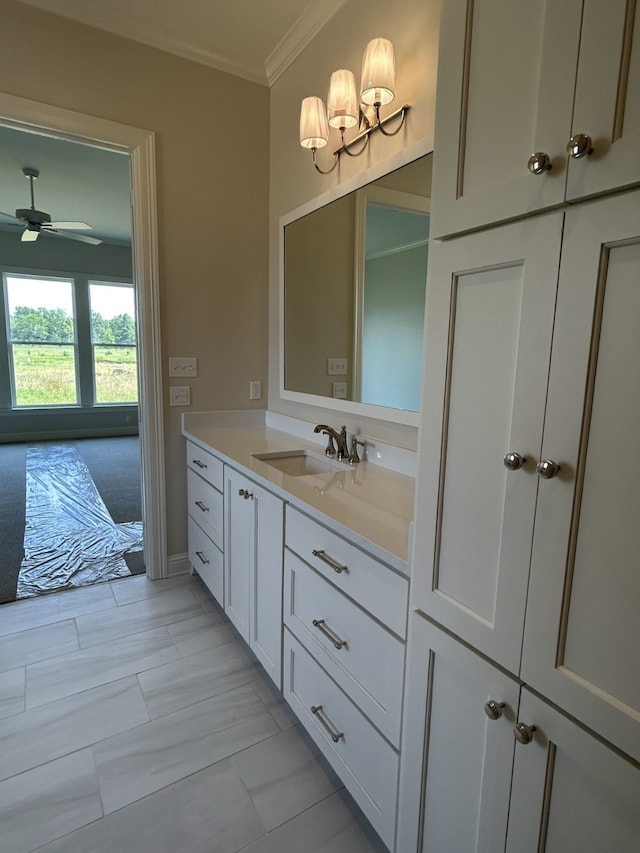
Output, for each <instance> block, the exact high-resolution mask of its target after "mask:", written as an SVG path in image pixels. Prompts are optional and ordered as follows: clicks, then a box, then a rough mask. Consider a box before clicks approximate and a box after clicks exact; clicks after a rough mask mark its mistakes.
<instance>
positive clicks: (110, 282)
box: [87, 276, 140, 408]
mask: <svg viewBox="0 0 640 853" xmlns="http://www.w3.org/2000/svg"><path fill="white" fill-rule="evenodd" d="M94 284H95V285H97V286H99V287H100V286H101V287H128V288H130V289H131V292H132V295H133V312H134V316H133V324H134V337H135V340H134V342H133V343H132V344H115V343H114V344H108V346H111V347H123V348H124V347H126V348H131V347H133V348H134V349H135V351H136V394H137V396H136V399H135V400H134V401H131V400H121V401H119V402H118V401H102V400H98V399H97V396H98V385H97V379H96V357H95V351H96V346H107V345H106V344H96V342H95V341H94V340H93V316H92V308H91V285H94ZM87 298H88V304H89V340H90V345H91V371H92V377H93V400H92V406H93V407H94V408H101V407H103V406H104V407H110V406H137V405H138V401H139V399H140V373H139V369H138V364H139V360H138V308H137V304H136V289H135V286H134V284H133V282H132V281H130V282H127V281H123V280H116V279H111V278H108V277H97V276H90V277H87Z"/></svg>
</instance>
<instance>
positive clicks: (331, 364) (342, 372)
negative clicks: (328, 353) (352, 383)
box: [327, 358, 347, 376]
mask: <svg viewBox="0 0 640 853" xmlns="http://www.w3.org/2000/svg"><path fill="white" fill-rule="evenodd" d="M346 375H347V359H346V358H328V359H327V376H346Z"/></svg>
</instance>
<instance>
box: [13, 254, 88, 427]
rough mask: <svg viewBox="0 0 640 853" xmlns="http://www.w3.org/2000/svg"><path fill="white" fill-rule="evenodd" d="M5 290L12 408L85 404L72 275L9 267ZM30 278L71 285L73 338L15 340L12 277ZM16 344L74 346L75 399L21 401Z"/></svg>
mask: <svg viewBox="0 0 640 853" xmlns="http://www.w3.org/2000/svg"><path fill="white" fill-rule="evenodd" d="M1 272H2V294H3V299H4V308H5V336H6V342H7V357H8V368H9V388H10V394H11V397H10V402H11V409H12V410H14V411H20V412H24V411H29V410H30V409H77V408H79V407H80V406H81V390H80V370H79V352H78V312H77V306H76V283H75V280H74V278H73V277H72V276H67V275H51V274H48V275H47V274H44V273H43V274H40V273H25V272H10V271H8V270H6V269H3V270H2V271H1ZM20 278H22V279H26V280H28V281H55V282H60V283H64V284H69V285H70V288H71V310H72V317H71V319H72V321H73V341H65V342H62V341H58V342H55V341H14V340H13V334H12V332H11V314H10V311H9V281H8V279H20ZM16 344H24V345H27V346H28V345H32V346H45V347H46V346H51V347H54V346H70V347H72V348H73V374H74V388H75V398H76V399H75V403H47V404H42V403H32V404H25V403H18V400H17V395H18V387H17V380H16V369H15V359H14V351H13V348H14V346H15V345H16Z"/></svg>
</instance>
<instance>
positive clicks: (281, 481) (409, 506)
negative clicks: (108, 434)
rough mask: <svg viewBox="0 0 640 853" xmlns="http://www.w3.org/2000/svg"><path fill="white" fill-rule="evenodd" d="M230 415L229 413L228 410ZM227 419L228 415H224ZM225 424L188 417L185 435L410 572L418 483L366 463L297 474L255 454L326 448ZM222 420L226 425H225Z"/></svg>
mask: <svg viewBox="0 0 640 853" xmlns="http://www.w3.org/2000/svg"><path fill="white" fill-rule="evenodd" d="M228 414H229V415H231V413H228ZM226 420H227V422H228V420H229V419H228V418H227V419H226ZM243 420H245V419H244V418H239V421H240V423H238V424H235V425H227V424H226V423H225V419H222V420H220V419H218V422H217V423H216V422H215V421H216V418H215V415H214V416H213V418H212V421H213V423H211V422H207V419H206V417H191V418H189V419H188V421H187V419H185V421H186V423H185V424H184V425H183V429H182V434H183V435H184V436H185V437H186V438H188V439H190V440H191V441H193V442H195V443H196V444H198V445H199V446H201V447H202V448H204V449H205V450H209V451H211V452H213V453H214V454H215V455H216V456H218V457H219V458H220V459H222V461H223V462H225V463H227V464H229V465H231V466H233V467H235V468H238V467H241V468H243V469H246V471H247V472H248V473H250V475H251V477H252V478H253V479H254V480H255V481H256V482H257V483H258V484H259V485H262V486H264V487H265V488H267V489H268V490H269V491H271V492H274V493H275V494H277V495H278V496H279V497H281V498H283V499H284V500H286V501H288V502H289V503H291V504H293V505H294V506H296V507H298V508H299V509H302V510H303V511H306V512H307V514H308V515H310V516H312V517H314V518H316V519H317V520H318V521H320V522H322V523H325V524H327V523H328V524H329V526H330V527H331V528H332V529H333V530H334V531H335V532H337V533H342V535H344V536H346V537H348V538H349V539H350V540H351V541H353V542H355V543H356V544H358V545H360V546H361V547H363V548H366V549H368V550H369V551H371V553H373V554H374V556H377V557H378V558H379V559H381V560H383V561H384V562H386V563H387V564H388V565H390V566H391V567H392V568H395V569H396V570H397V571H399V572H402V573H403V574H405V575H408V574H409V564H408V551H409V537H410V530H411V522H412V519H413V505H414V486H415V481H414V479H413V478H412V477H409V476H407V475H406V474H400V473H398V472H396V471H392V470H390V469H388V468H383V467H382V466H380V465H374V464H373V463H371V462H367V461H363V462H360V463H359V464H357V465H353V466H350V465H347V464H344V466H343V467H341V469H340V470H336V471H331V472H326V473H322V474H309V475H305V476H302V477H293V476H289V475H287V474H284V473H282V472H281V471H278V470H277V469H276V468H274V467H273V466H272V465H269V464H268V463H267V462H264V461H262V460H260V459H256V458H255V457H254V455H253V454H255V453H270V452H276V451H287V450H300V449H305V450H310V451H313V452H314V453H318V451H320V453H322V447H320V448H319V445H318V444H316V443H314V442H311V441H305V440H304V439H302V438H299V437H297V436H295V435H292V434H290V433H287V432H282V431H280V430H277V429H273V428H272V427H268V426H265V425H264V424H250V423H248V424H247V423H242V421H243ZM221 424H222V425H221Z"/></svg>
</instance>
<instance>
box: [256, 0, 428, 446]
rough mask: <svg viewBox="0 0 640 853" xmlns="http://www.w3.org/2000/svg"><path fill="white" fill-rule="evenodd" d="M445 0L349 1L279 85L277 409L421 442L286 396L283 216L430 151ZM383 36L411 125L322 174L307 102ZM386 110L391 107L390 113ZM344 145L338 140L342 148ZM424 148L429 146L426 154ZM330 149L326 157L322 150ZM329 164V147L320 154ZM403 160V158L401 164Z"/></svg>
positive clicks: (273, 401) (356, 66)
mask: <svg viewBox="0 0 640 853" xmlns="http://www.w3.org/2000/svg"><path fill="white" fill-rule="evenodd" d="M439 7H440V4H439V0H396V2H395V3H389V2H388V0H349V2H347V3H346V4H345V5H344V6H343V7H342V8H341V9H340V10H339V11H338V12H337V13H336V15H335V16H334V17H333V18H332V20H331V21H329V23H328V24H327V25H326V26H325V27H324V28H323V30H322V31H321V32H320V33H319V34H318V35H317V36H316V38H315V39H314V40H313V41H312V42H311V43H310V44H309V45H308V47H307V48H306V49H305V50H304V51H303V52H302V53H301V54H300V56H299V57H298V58H297V59H296V61H295V62H294V63H293V64H292V66H291V67H290V68H288V69H287V71H286V72H285V73H284V74H283V75H282V76H281V77H280V79H279V80H277V82H276V83H275V84H274V86H273V87H272V90H271V168H270V232H269V240H270V288H269V293H270V314H269V317H270V330H271V334H270V347H269V368H270V369H269V408H271V409H275V410H277V411H281V412H285V413H288V414H293V415H296V416H298V417H301V418H304V419H306V420H309V421H320V420H325V419H330V422H331V423H333V422H334V421H337V420H343V421H344V422H345V423H346V424H347V426H348V427H349V428H350V429H356V428H360V429H361V430H362V432H364V433H365V434H368V435H371V436H374V437H377V438H380V439H386V440H389V441H393V442H395V443H398V444H400V445H404V446H407V447H415V442H416V430H415V428H409V427H401V426H399V425H394V424H389V423H383V422H381V421H372V420H370V419H367V418H363V417H360V416H355V415H347V414H345V415H344V416H340V417H337V415H336V412H335V411H331V410H326V409H323V408H322V407H316V406H305V405H301V404H299V403H293V402H290V401H285V400H281V399H280V397H279V390H278V385H279V382H278V315H279V308H278V291H279V262H278V245H279V243H278V240H279V219H280V217H282V216H285V215H286V214H288V213H290V212H291V211H292V210H294V209H295V208H297V207H299V206H301V205H304V204H307V203H310V202H311V201H312V200H313V199H315V198H316V197H318V196H321V195H323V194H324V195H329V196H330V195H331V192H332V191H333V192H336V190H337V191H338V192H339V191H340V187H341V185H344V186H349V188H350V189H352V188H353V184H354V182H356V183H357V182H358V181H359V180H360V176H362V173H363V172H366V174H365V175H364V176H363V177H364V180H363V182H365V183H366V182H368V180H370V179H371V178H372V177H376V178H377V177H379V174H380V172H381V170H382V169H383V168H384V162H385V161H390V165H391V162H392V161H393V158H394V157H398V156H402V152H403V151H404V150H406V149H409V148H412V149H413V148H418V147H421V146H424V151H426V150H430V147H431V143H432V140H433V123H434V114H435V78H436V66H437V45H438V30H439ZM376 36H385V37H387V38H390V39H391V40H392V41H393V43H394V47H395V52H396V68H397V71H396V85H397V96H396V101H395V102H394V104H393V105H391V106H390V107H389V108H386V109H388V110H390V109H391V108H392V107H393V108H395V107H396V106H401V105H402V104H403V103H405V102H409V103H411V111H410V112H409V115H408V120H407V125H406V129H404V130H403V131H401V133H400V134H398V136H396V137H394V138H392V139H388V138H381V136H380V134H376V135H375V136H374V137H373V138H372V139H371V142H370V145H369V149H368V151H367V152H366V153H365V154H363V156H362V157H360V158H358V159H351V158H348V157H343V158H342V160H341V163H340V166H339V167H338V169H336V170H335V172H333V173H332V174H331V175H327V176H322V175H319V174H318V173H317V172H316V171H315V170H314V169H313V167H312V165H311V154H310V152H308V151H305V150H303V149H302V148H301V147H300V145H299V143H298V120H299V110H300V101H301V100H302V98H303V97H305V96H306V95H319V96H321V97H322V98H323V100H326V92H327V88H328V84H329V77H330V76H331V72H332V71H333V70H334V69H336V68H340V67H346V68H351V69H352V70H353V71H354V73H355V74H356V78H357V79H359V76H360V66H361V62H362V54H363V52H364V48H365V46H366V44H367V42H368V41H369V40H370V39H371V38H374V37H376ZM384 114H386V113H385V109H383V115H384ZM336 147H337V146H336ZM423 153H424V152H423ZM323 154H324V155H325V156H324V157H323V156H322V155H323ZM318 157H319V159H321V160H322V162H323V163H327V162H328V159H327V157H329V159H330V155H327V150H326V149H325V151H320V152H318ZM396 165H397V164H396Z"/></svg>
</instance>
